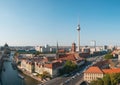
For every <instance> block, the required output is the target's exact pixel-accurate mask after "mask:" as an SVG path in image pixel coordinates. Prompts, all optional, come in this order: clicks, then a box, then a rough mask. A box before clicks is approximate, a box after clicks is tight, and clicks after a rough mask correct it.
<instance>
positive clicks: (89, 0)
mask: <svg viewBox="0 0 120 85" xmlns="http://www.w3.org/2000/svg"><path fill="white" fill-rule="evenodd" d="M79 19H80V25H81V41H80V42H81V44H82V45H90V42H91V40H96V42H97V45H104V44H107V45H111V44H114V45H120V38H119V37H120V0H0V45H3V44H4V43H6V42H7V43H8V44H9V45H44V44H50V45H56V42H57V41H58V42H59V43H60V45H71V43H72V42H76V43H77V31H76V28H77V24H78V20H79Z"/></svg>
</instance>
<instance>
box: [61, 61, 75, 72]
mask: <svg viewBox="0 0 120 85" xmlns="http://www.w3.org/2000/svg"><path fill="white" fill-rule="evenodd" d="M75 69H77V65H76V64H75V63H73V62H72V61H69V60H68V61H66V63H65V65H64V67H63V69H60V74H66V73H67V74H69V73H70V72H72V71H74V70H75Z"/></svg>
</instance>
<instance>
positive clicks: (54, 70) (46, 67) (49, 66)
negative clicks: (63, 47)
mask: <svg viewBox="0 0 120 85" xmlns="http://www.w3.org/2000/svg"><path fill="white" fill-rule="evenodd" d="M60 68H63V63H62V62H59V61H53V62H51V63H44V64H42V63H40V62H35V72H36V73H38V74H43V72H44V71H46V72H48V73H49V74H50V75H51V77H56V76H57V75H58V73H59V69H60Z"/></svg>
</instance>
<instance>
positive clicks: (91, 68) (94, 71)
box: [85, 66, 103, 73]
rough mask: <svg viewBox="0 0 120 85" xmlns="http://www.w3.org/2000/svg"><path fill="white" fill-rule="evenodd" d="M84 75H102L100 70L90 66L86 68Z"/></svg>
mask: <svg viewBox="0 0 120 85" xmlns="http://www.w3.org/2000/svg"><path fill="white" fill-rule="evenodd" d="M85 73H103V72H102V70H101V69H100V68H99V67H97V66H92V67H90V68H88V69H87V70H86V71H85Z"/></svg>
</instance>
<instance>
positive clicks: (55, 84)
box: [44, 55, 104, 85]
mask: <svg viewBox="0 0 120 85" xmlns="http://www.w3.org/2000/svg"><path fill="white" fill-rule="evenodd" d="M103 56H104V55H103ZM103 56H96V57H90V58H87V61H88V62H87V63H86V64H85V65H84V66H82V67H80V69H79V71H78V72H76V73H75V74H74V75H72V76H70V77H57V78H54V79H52V80H50V81H47V82H45V83H44V85H63V83H64V85H79V84H80V83H81V81H83V74H82V73H83V71H85V70H86V69H87V68H88V67H89V66H91V65H93V63H97V62H99V60H100V59H103ZM77 73H79V74H81V75H76V74H77ZM74 77H75V78H74ZM66 81H68V82H67V83H65V82H66Z"/></svg>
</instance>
